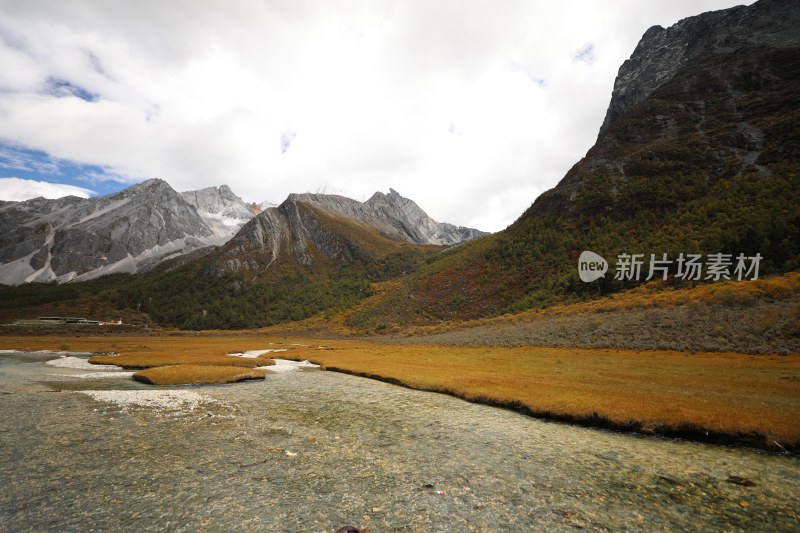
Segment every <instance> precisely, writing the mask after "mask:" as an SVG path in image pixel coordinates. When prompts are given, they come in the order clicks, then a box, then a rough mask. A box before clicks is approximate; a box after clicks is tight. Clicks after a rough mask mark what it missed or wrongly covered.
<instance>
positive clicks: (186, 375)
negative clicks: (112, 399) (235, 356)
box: [133, 365, 267, 385]
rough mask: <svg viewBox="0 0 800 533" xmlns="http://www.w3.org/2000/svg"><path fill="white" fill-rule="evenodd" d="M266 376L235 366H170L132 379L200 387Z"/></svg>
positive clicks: (138, 373) (253, 370)
mask: <svg viewBox="0 0 800 533" xmlns="http://www.w3.org/2000/svg"><path fill="white" fill-rule="evenodd" d="M266 376H267V373H266V372H265V371H264V370H260V369H247V368H241V367H236V366H208V365H172V366H159V367H154V368H148V369H147V370H142V371H140V372H137V373H135V374H134V375H133V379H135V380H137V381H141V382H142V383H149V384H150V385H200V384H211V383H235V382H237V381H245V380H251V379H264V378H265V377H266Z"/></svg>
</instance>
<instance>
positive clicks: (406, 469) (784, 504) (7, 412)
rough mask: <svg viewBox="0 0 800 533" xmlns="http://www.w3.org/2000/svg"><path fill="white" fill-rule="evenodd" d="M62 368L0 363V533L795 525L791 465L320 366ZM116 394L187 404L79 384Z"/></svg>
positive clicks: (35, 362) (798, 506)
mask: <svg viewBox="0 0 800 533" xmlns="http://www.w3.org/2000/svg"><path fill="white" fill-rule="evenodd" d="M57 357H59V356H58V354H41V353H39V354H24V355H21V354H13V353H2V354H0V479H2V486H1V487H2V488H0V530H1V531H15V532H16V531H28V530H36V531H41V530H59V531H91V530H109V529H111V530H125V531H128V530H130V531H133V530H136V531H148V530H169V531H231V530H247V531H302V532H306V531H321V532H331V533H332V532H334V531H335V530H336V529H337V528H339V527H341V526H344V525H353V526H360V527H366V528H367V531H369V532H382V531H424V532H432V531H456V532H461V531H551V530H555V531H557V530H573V529H575V528H584V529H587V530H610V531H620V530H623V531H624V530H628V531H653V530H660V531H696V530H697V531H798V530H800V518H798V514H799V513H800V500H799V498H800V461H798V460H797V459H793V458H791V457H785V456H777V455H769V454H763V453H758V452H755V451H750V450H743V449H733V448H723V447H716V446H710V445H703V444H693V443H686V442H676V441H667V440H658V439H654V438H644V437H636V436H629V435H621V434H614V433H609V432H603V431H597V430H591V429H583V428H577V427H572V426H569V425H564V424H559V423H552V422H542V421H539V420H535V419H531V418H528V417H525V416H522V415H518V414H516V413H513V412H509V411H504V410H501V409H496V408H492V407H486V406H481V405H474V404H470V403H467V402H464V401H461V400H458V399H455V398H451V397H448V396H444V395H439V394H432V393H425V392H416V391H411V390H408V389H404V388H401V387H397V386H393V385H388V384H385V383H380V382H377V381H370V380H367V379H362V378H357V377H352V376H347V375H342V374H336V373H331V372H321V371H313V370H312V371H308V370H307V371H298V372H289V373H282V374H272V375H269V376H268V377H267V379H266V380H264V381H259V382H249V383H243V384H236V385H225V386H203V387H184V388H176V387H173V388H171V389H164V388H156V387H149V386H145V385H140V384H138V383H136V382H134V381H132V380H131V379H130V377H128V374H120V375H119V376H110V375H107V374H108V371H106V372H102V374H104V376H102V377H100V376H98V377H96V378H94V377H87V376H88V375H89V374H90V372H89V371H87V370H85V369H77V368H61V367H55V366H51V365H49V364H46V363H45V361H47V360H49V359H54V358H57ZM128 389H129V390H133V391H136V390H148V391H153V390H159V391H165V392H169V391H170V390H174V389H179V390H180V391H181V392H180V394H184V395H186V396H189V397H191V398H194V401H192V402H189V403H182V404H180V403H177V404H174V405H172V404H169V403H167V404H157V403H151V404H147V406H135V405H133V406H120V405H118V404H115V403H110V402H108V401H106V400H102V399H95V398H93V397H92V396H90V395H88V394H86V393H82V392H79V391H81V390H98V391H102V390H105V391H107V390H128ZM187 393H188V394H187ZM198 398H199V401H198Z"/></svg>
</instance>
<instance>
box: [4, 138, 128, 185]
mask: <svg viewBox="0 0 800 533" xmlns="http://www.w3.org/2000/svg"><path fill="white" fill-rule="evenodd" d="M0 178H22V179H29V180H36V181H46V182H48V183H64V184H67V185H74V186H76V187H83V188H86V189H92V190H93V191H94V192H95V193H96V194H95V195H96V196H104V195H106V194H111V193H114V192H118V191H121V190H123V189H125V188H127V187H129V186H130V185H131V183H132V181H133V180H129V179H124V178H123V177H121V176H119V174H117V173H115V172H113V171H111V170H110V169H107V168H104V167H101V166H98V165H87V164H83V163H78V162H75V161H70V160H67V159H60V158H57V157H52V156H51V155H49V154H47V153H46V152H43V151H41V150H32V149H30V148H25V147H21V146H18V145H14V144H10V143H6V142H2V141H0Z"/></svg>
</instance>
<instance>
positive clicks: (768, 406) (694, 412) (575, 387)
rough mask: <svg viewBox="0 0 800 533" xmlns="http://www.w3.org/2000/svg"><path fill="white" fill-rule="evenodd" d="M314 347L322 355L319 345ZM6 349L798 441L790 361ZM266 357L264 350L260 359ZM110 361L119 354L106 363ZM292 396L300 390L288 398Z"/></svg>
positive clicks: (161, 343)
mask: <svg viewBox="0 0 800 533" xmlns="http://www.w3.org/2000/svg"><path fill="white" fill-rule="evenodd" d="M320 345H324V346H325V347H326V348H327V349H319V346H320ZM0 348H5V349H20V348H25V349H31V350H40V349H55V350H58V349H62V350H63V349H70V350H81V351H91V352H109V351H114V352H119V353H121V354H123V356H127V357H130V358H131V359H135V358H143V359H144V358H146V359H147V361H148V364H149V365H151V364H152V363H154V362H158V361H159V360H162V359H163V360H164V361H172V362H173V364H174V361H175V358H176V357H177V356H180V358H181V360H182V361H183V362H184V363H193V364H195V365H197V364H199V365H204V366H205V362H204V359H206V358H212V357H225V358H226V360H227V359H231V360H236V361H237V364H238V362H242V363H243V364H244V366H263V365H265V364H268V363H266V362H265V360H264V359H263V358H262V359H260V360H248V359H244V358H237V357H230V358H228V357H227V356H225V354H227V353H230V352H234V351H245V350H255V349H268V348H273V349H275V348H284V349H287V350H288V351H286V352H283V353H281V354H280V357H285V358H289V359H297V360H301V359H309V360H311V361H312V362H316V363H319V364H321V365H323V368H327V369H329V370H340V371H344V372H348V373H352V374H360V375H366V376H371V377H376V378H379V379H383V380H388V381H394V382H397V383H400V384H403V385H405V386H408V387H413V388H416V389H421V390H429V391H439V392H446V393H449V394H454V395H456V396H459V397H462V398H465V399H468V400H473V401H480V402H484V403H489V404H495V405H502V406H507V407H512V408H516V409H520V410H522V411H524V412H529V413H531V414H535V415H539V416H544V417H548V418H557V419H563V420H573V421H577V422H583V423H589V424H598V423H599V424H600V425H607V426H609V427H619V428H629V429H635V430H638V431H642V432H645V433H648V432H653V433H660V434H681V431H684V430H686V431H687V432H688V433H687V434H688V436H699V435H701V433H702V432H703V431H708V432H710V433H711V434H718V435H720V437H721V440H723V441H724V440H725V439H726V438H727V439H728V440H730V441H731V442H740V443H753V444H759V445H761V446H766V447H772V448H773V449H781V448H782V447H783V448H794V449H796V448H797V447H798V446H799V445H800V355H797V354H794V355H747V354H738V353H689V352H675V351H643V350H611V349H574V348H546V347H534V346H530V347H462V346H442V345H415V344H389V343H379V342H374V341H366V340H352V339H325V340H322V339H319V338H315V339H311V340H308V339H302V338H289V337H267V336H262V335H244V334H241V335H230V334H229V335H203V334H194V335H192V334H187V335H174V334H173V335H164V336H147V337H146V336H142V337H110V336H109V337H79V338H76V337H72V338H69V337H37V338H33V337H13V336H7V337H0ZM266 355H270V354H266ZM111 359H113V360H114V361H115V362H116V361H120V356H115V357H112V358H111ZM298 394H302V391H298Z"/></svg>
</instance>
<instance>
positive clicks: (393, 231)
mask: <svg viewBox="0 0 800 533" xmlns="http://www.w3.org/2000/svg"><path fill="white" fill-rule="evenodd" d="M483 235H487V234H486V233H485V232H482V231H479V230H475V229H471V228H464V227H461V226H454V225H452V224H447V223H439V222H436V221H435V220H433V219H432V218H430V217H429V216H428V215H427V214H426V213H425V212H424V211H423V210H422V209H420V207H419V206H418V205H417V204H416V203H415V202H413V201H412V200H409V199H407V198H404V197H402V196H400V194H399V193H397V191H395V190H393V189H390V192H389V194H388V195H387V194H383V193H381V192H376V193H375V194H374V195H373V196H372V197H371V198H370V199H369V200H367V201H366V202H359V201H357V200H352V199H350V198H346V197H344V196H338V195H328V194H309V193H306V194H291V195H289V197H288V198H287V199H286V201H284V202H283V203H282V204H281V205H279V206H277V207H267V208H266V209H265V210H264V211H262V212H261V213H259V214H258V215H257V216H256V217H254V218H253V220H251V221H250V222H249V223H248V224H246V225H245V226H243V227H242V229H241V230H240V231H239V233H238V234H237V235H236V236H235V237H234V238H233V239H231V241H230V242H229V243H228V244H227V245H226V246H225V247H224V249H223V251H222V253H221V258H222V262H221V264H220V270H221V271H228V272H238V271H240V270H250V271H260V270H263V269H266V268H268V267H269V266H270V265H272V264H273V263H275V262H276V261H280V260H283V261H284V262H287V261H289V262H294V263H296V264H299V265H302V266H304V267H310V266H312V265H313V264H314V262H315V261H318V262H319V261H323V262H331V261H333V262H336V263H350V262H353V261H356V260H360V259H372V258H375V257H379V256H381V255H385V254H386V253H389V252H391V251H395V250H396V249H397V248H398V247H399V246H400V245H401V244H403V243H407V244H418V245H452V244H458V243H461V242H464V241H467V240H470V239H474V238H476V237H480V236H483Z"/></svg>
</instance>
